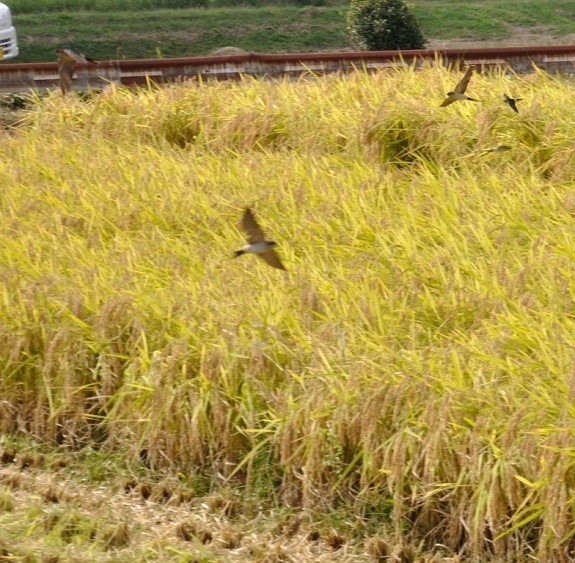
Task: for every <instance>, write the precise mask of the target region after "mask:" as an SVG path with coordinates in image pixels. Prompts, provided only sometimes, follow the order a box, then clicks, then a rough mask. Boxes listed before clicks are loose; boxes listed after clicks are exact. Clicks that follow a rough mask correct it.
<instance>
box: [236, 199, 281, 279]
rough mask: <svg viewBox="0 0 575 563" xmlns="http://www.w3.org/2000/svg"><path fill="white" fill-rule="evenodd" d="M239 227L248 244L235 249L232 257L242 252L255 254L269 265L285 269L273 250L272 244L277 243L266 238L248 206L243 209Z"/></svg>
mask: <svg viewBox="0 0 575 563" xmlns="http://www.w3.org/2000/svg"><path fill="white" fill-rule="evenodd" d="M240 227H241V229H242V230H243V231H244V232H245V233H246V235H247V239H248V244H246V245H245V246H244V247H243V248H241V249H240V250H236V253H235V256H234V258H237V257H238V256H241V255H242V254H255V255H256V256H259V257H260V258H261V259H262V260H265V261H266V262H267V263H268V264H269V265H270V266H272V267H274V268H278V269H279V270H285V267H284V265H283V264H282V263H281V260H280V259H279V256H278V255H277V253H276V251H275V250H274V246H276V245H277V242H274V241H273V240H266V237H265V235H264V232H263V230H262V228H261V227H260V226H259V225H258V222H257V221H256V218H255V216H254V213H253V211H252V210H251V209H250V208H249V207H247V208H246V209H245V211H244V214H243V215H242V219H241V221H240Z"/></svg>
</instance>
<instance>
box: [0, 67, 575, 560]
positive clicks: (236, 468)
mask: <svg viewBox="0 0 575 563" xmlns="http://www.w3.org/2000/svg"><path fill="white" fill-rule="evenodd" d="M458 78H459V76H457V75H455V74H451V73H449V72H448V71H446V70H445V69H443V68H441V67H439V66H433V65H432V66H429V67H426V68H424V69H422V70H421V71H414V70H409V69H406V70H389V71H386V72H380V73H378V74H376V75H368V74H365V73H361V72H357V73H354V74H351V75H349V76H328V77H324V78H315V79H300V80H298V81H297V82H289V81H273V82H262V81H257V80H251V79H245V80H244V81H242V82H239V83H209V84H201V83H199V84H198V83H196V82H191V83H188V84H183V85H178V86H176V85H174V86H170V87H166V88H162V89H150V90H142V91H138V92H130V91H126V90H121V89H116V88H111V89H109V90H106V91H104V92H102V93H100V94H96V95H94V96H93V97H92V98H90V100H88V101H82V100H80V99H79V98H77V97H75V96H68V97H66V98H63V97H62V96H61V95H60V94H58V93H56V92H54V93H52V94H51V95H49V96H48V97H47V98H45V99H43V100H38V101H37V103H36V104H35V105H34V106H33V107H32V108H31V109H30V110H28V112H27V113H26V114H25V116H24V122H23V124H22V126H21V127H20V128H19V129H18V130H15V131H5V132H4V133H3V135H4V139H3V143H2V145H1V147H2V149H1V150H2V159H0V179H1V180H2V185H3V186H4V188H3V192H2V198H1V199H0V216H1V218H2V220H1V221H0V264H2V265H3V266H2V268H1V269H0V370H1V371H0V396H1V397H2V402H1V403H0V428H2V431H3V432H4V433H16V432H18V431H26V432H27V433H29V435H30V436H33V437H34V439H35V440H38V441H43V442H47V443H51V444H60V445H61V447H62V448H66V449H68V450H72V451H77V450H81V449H82V448H86V447H88V446H89V447H91V448H98V449H99V450H101V451H102V452H104V453H105V452H116V453H115V455H117V454H118V453H119V454H120V455H122V456H125V458H126V459H127V460H129V461H131V463H138V464H140V463H141V461H140V459H141V458H142V455H143V454H142V452H143V451H145V455H144V458H145V462H146V463H147V464H148V465H149V466H150V467H151V468H152V469H153V470H154V471H155V472H157V474H159V475H163V476H166V478H168V477H171V478H175V477H176V476H178V478H180V479H183V480H184V481H185V480H186V479H188V478H190V479H193V480H195V482H200V483H203V487H204V488H205V489H211V490H217V489H219V488H221V487H224V488H227V489H228V490H229V491H231V492H232V493H233V494H234V495H237V496H238V498H240V499H242V500H243V499H246V501H251V502H255V503H256V505H257V503H264V505H265V506H266V507H268V508H269V510H270V511H271V512H270V513H269V516H270V518H272V519H273V511H274V510H276V509H277V508H278V507H283V506H286V505H287V506H289V507H292V508H293V509H294V510H297V511H301V512H302V513H303V514H306V513H309V512H311V513H312V514H314V515H317V517H318V518H323V519H325V521H326V522H328V521H330V520H329V515H330V514H338V518H339V519H340V521H341V522H344V523H345V522H348V523H349V522H353V523H354V525H353V527H352V528H351V529H349V526H348V531H347V532H346V533H347V534H349V535H350V536H351V537H350V539H349V541H350V542H352V543H353V545H354V546H360V547H361V545H363V544H362V542H364V541H365V540H366V539H367V536H368V535H369V534H372V533H374V532H373V530H385V534H386V537H387V539H388V541H389V542H390V543H391V544H392V545H400V544H401V545H411V546H415V548H416V550H417V551H418V553H420V554H426V555H428V556H430V555H431V554H433V553H435V554H437V555H439V551H441V553H442V554H445V556H454V555H455V554H456V553H461V554H462V556H463V557H465V558H466V559H469V560H471V559H473V560H475V561H505V560H511V559H514V558H515V559H516V560H519V561H523V560H527V558H528V557H529V556H531V555H534V556H535V557H537V558H538V559H539V560H542V561H543V560H545V561H551V560H554V559H556V558H559V557H560V554H562V553H564V552H565V551H568V552H570V550H571V549H572V548H571V539H570V538H571V524H570V523H571V521H572V518H571V516H572V507H573V493H572V487H571V486H570V483H571V475H572V472H573V463H574V462H573V456H572V452H573V440H572V432H571V430H570V427H571V426H572V418H573V416H574V411H573V389H574V383H573V373H574V363H573V338H572V336H571V335H572V334H573V333H574V329H575V326H574V325H575V305H574V303H575V301H574V296H575V285H574V282H573V280H574V279H575V266H574V264H575V261H574V257H575V253H574V251H573V248H574V247H575V227H574V222H573V221H574V218H573V212H574V209H575V206H574V204H573V200H574V199H575V195H574V191H573V182H574V181H575V161H574V160H573V159H572V158H568V155H571V154H572V151H573V138H574V137H575V129H574V127H575V126H574V123H575V117H574V116H573V112H572V111H571V110H570V109H569V107H568V106H566V105H565V102H564V101H565V99H568V97H569V96H570V95H571V92H572V85H571V84H570V83H569V82H568V81H566V80H565V81H564V80H562V79H560V78H557V77H552V76H548V75H546V74H544V73H542V72H535V73H534V74H532V75H529V76H525V77H512V78H511V79H510V78H509V77H508V76H506V75H504V74H497V73H496V74H493V75H476V76H474V77H473V79H472V81H471V84H470V86H469V93H470V95H473V96H476V97H477V98H478V99H481V100H483V102H482V103H478V104H473V103H467V104H466V103H462V102H457V103H455V104H453V105H452V106H450V107H448V108H440V107H439V104H440V102H441V100H442V99H443V96H444V94H445V92H446V91H447V90H449V89H450V88H451V87H452V85H453V84H454V83H455V82H456V81H457V80H458ZM502 92H507V93H508V94H510V95H520V96H521V97H522V98H524V100H523V101H522V102H520V106H519V107H520V114H519V115H517V114H515V113H513V112H512V111H511V110H510V109H509V108H508V107H507V106H505V105H504V104H503V102H502V100H501V95H502ZM499 145H510V146H511V147H512V148H511V150H509V151H506V152H490V151H489V149H490V148H492V147H494V146H499ZM246 205H253V206H254V207H255V209H256V213H257V214H258V216H259V217H260V220H261V222H262V225H263V227H264V229H265V230H266V232H267V233H268V234H269V236H270V237H273V238H274V240H276V241H278V243H279V247H278V251H279V252H280V254H281V256H282V259H283V260H284V262H285V264H286V265H287V267H288V272H287V273H283V272H280V271H277V270H273V269H272V268H269V267H267V266H266V264H264V263H263V262H261V261H258V260H257V258H255V257H253V256H243V257H241V258H238V259H237V260H232V259H231V256H232V255H233V250H234V249H236V248H238V247H239V246H241V245H242V244H243V242H244V237H243V235H242V234H241V233H240V232H239V231H238V230H237V226H236V225H237V222H238V220H239V217H240V215H241V212H242V209H243V207H244V206H246ZM16 413H17V414H16ZM89 473H91V474H92V479H93V480H95V481H97V482H101V481H105V480H106V479H108V478H109V473H107V472H95V473H94V472H89ZM45 496H48V495H45ZM254 499H255V501H254ZM17 508H18V507H17V506H16V507H15V509H14V510H12V511H11V512H9V513H8V515H7V516H6V518H13V517H14V516H13V515H14V514H15V513H18V514H20V513H19V512H18V511H17ZM334 511H335V512H334ZM256 513H257V510H256ZM252 517H253V516H252ZM24 520H25V521H26V522H28V521H29V519H24ZM20 521H21V520H18V522H20ZM250 522H251V520H250ZM115 524H116V525H117V524H118V522H115ZM251 525H252V524H250V526H251ZM253 525H256V524H255V523H253ZM18 529H19V528H18ZM338 529H339V530H340V531H341V529H345V526H343V525H342V526H341V527H338ZM0 530H2V526H1V525H0ZM98 537H99V536H98ZM300 539H303V537H301V538H300ZM332 540H334V538H332ZM97 541H99V542H101V541H103V540H102V539H101V538H100V539H98V540H97ZM326 541H327V540H326ZM334 541H335V540H334ZM436 544H441V545H443V546H446V547H444V548H438V547H437V546H436ZM98 545H100V544H98ZM305 545H307V543H306V544H305ZM268 547H269V546H268ZM202 548H204V546H202ZM241 554H243V556H244V559H243V560H246V559H245V552H242V553H241ZM241 554H240V555H241ZM341 556H342V557H343V556H344V555H343V554H342V555H341ZM224 560H225V558H224ZM230 560H231V559H230ZM240 560H242V559H240ZM253 560H254V561H257V560H258V559H257V558H256V556H255V555H254V556H253ZM277 560H278V561H279V560H280V558H279V556H278V559H277ZM300 560H305V559H300Z"/></svg>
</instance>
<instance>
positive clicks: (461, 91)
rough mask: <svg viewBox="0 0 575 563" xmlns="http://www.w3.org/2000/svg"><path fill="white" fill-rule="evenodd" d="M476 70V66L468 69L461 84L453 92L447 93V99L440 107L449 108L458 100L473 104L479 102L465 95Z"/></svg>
mask: <svg viewBox="0 0 575 563" xmlns="http://www.w3.org/2000/svg"><path fill="white" fill-rule="evenodd" d="M474 68H475V67H474V66H470V67H468V69H467V71H466V72H465V74H464V75H463V78H462V79H461V80H460V81H459V83H458V84H457V86H456V87H455V90H453V92H447V98H445V100H443V103H442V104H441V105H440V106H439V107H442V108H444V107H445V106H448V105H449V104H452V103H453V102H456V101H457V100H469V101H471V102H478V101H479V100H476V99H475V98H470V97H469V96H466V95H465V90H467V85H468V84H469V81H470V80H471V75H472V74H473V70H474Z"/></svg>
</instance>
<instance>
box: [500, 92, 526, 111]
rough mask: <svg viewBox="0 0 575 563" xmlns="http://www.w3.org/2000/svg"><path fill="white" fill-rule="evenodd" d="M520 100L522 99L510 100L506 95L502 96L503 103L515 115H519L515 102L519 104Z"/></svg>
mask: <svg viewBox="0 0 575 563" xmlns="http://www.w3.org/2000/svg"><path fill="white" fill-rule="evenodd" d="M522 99H523V98H510V97H509V96H508V95H507V94H503V102H504V103H506V104H507V105H508V106H509V107H510V108H511V109H512V110H513V111H514V112H517V113H519V110H518V109H517V102H520V101H521V100H522Z"/></svg>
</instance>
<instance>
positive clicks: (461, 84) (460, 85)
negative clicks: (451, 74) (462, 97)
mask: <svg viewBox="0 0 575 563" xmlns="http://www.w3.org/2000/svg"><path fill="white" fill-rule="evenodd" d="M474 68H475V67H473V66H470V67H468V68H467V70H466V71H465V74H464V75H463V78H462V79H461V80H460V81H459V83H458V84H457V86H456V87H455V90H454V92H455V93H457V94H463V93H465V90H467V85H468V84H469V81H470V80H471V75H472V74H473V69H474Z"/></svg>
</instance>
